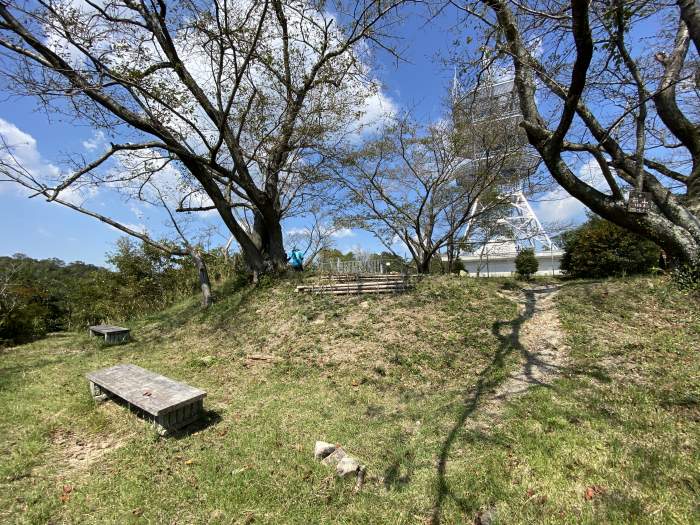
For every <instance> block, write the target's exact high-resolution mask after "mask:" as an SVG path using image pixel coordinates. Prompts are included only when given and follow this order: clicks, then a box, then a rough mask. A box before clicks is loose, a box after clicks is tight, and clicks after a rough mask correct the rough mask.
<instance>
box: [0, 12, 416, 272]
mask: <svg viewBox="0 0 700 525" xmlns="http://www.w3.org/2000/svg"><path fill="white" fill-rule="evenodd" d="M402 1H403V0H390V1H389V2H380V1H379V0H355V1H353V0H347V1H346V0H337V2H335V3H334V4H333V5H332V9H333V12H332V13H331V12H330V11H329V10H328V9H327V4H326V2H320V1H319V2H315V1H303V2H296V1H295V2H292V1H289V0H248V1H243V0H241V1H230V0H214V1H212V2H198V1H196V0H186V1H182V2H173V3H170V2H166V1H165V0H141V1H138V0H107V1H105V2H92V1H90V0H86V1H85V2H83V3H80V4H76V3H73V2H63V1H58V0H39V1H37V2H31V3H30V2H23V1H16V2H15V1H13V2H7V1H4V0H3V1H1V2H0V49H2V54H3V57H2V60H0V72H1V73H3V74H4V76H5V77H6V78H7V79H8V81H9V82H8V85H9V86H10V87H12V88H13V89H14V90H15V91H16V92H17V93H19V94H22V95H33V96H36V97H38V98H39V100H40V101H41V102H42V103H43V104H45V105H46V107H47V108H51V109H53V110H56V111H65V112H68V113H69V114H70V115H71V116H72V117H74V118H77V119H79V120H80V121H82V122H86V123H89V124H91V125H93V126H95V127H98V128H103V129H110V130H113V131H114V132H115V133H116V134H117V135H118V136H120V137H122V136H123V137H125V138H127V139H128V141H124V142H121V143H113V144H111V145H110V146H109V147H108V148H107V149H106V151H104V153H103V154H102V155H100V156H99V157H98V158H96V159H94V160H92V161H86V162H83V163H81V165H80V166H79V167H78V166H77V167H76V169H75V170H74V171H73V172H72V173H69V174H64V175H63V176H61V177H59V178H58V180H55V181H53V183H52V184H50V185H48V186H49V189H48V194H47V197H48V198H49V199H50V200H57V199H59V198H60V194H61V192H62V191H65V190H67V189H68V188H70V187H71V186H73V185H75V184H77V183H79V182H80V181H84V180H85V179H86V178H88V177H90V176H92V175H93V174H95V173H96V172H97V171H98V170H99V169H100V168H101V167H103V166H104V165H105V163H107V162H109V161H110V160H112V159H113V158H114V157H115V156H122V157H123V156H124V155H125V154H129V153H134V152H154V154H155V155H157V156H158V157H159V158H161V159H163V165H166V166H168V170H167V171H162V170H161V171H158V170H150V173H151V174H153V173H164V175H165V176H170V175H172V174H173V172H175V173H178V174H179V176H180V177H181V178H182V179H183V180H186V181H188V182H189V184H185V185H184V187H185V188H186V189H187V191H186V192H185V193H184V194H183V195H182V196H181V206H179V207H178V208H177V209H178V211H181V212H184V211H191V212H192V211H204V210H216V211H217V212H218V214H219V215H220V216H221V219H222V221H223V222H224V224H225V225H226V227H227V228H228V229H229V230H230V232H231V234H232V235H233V236H234V237H235V239H236V241H237V242H238V244H239V245H240V247H241V249H242V253H243V255H244V258H245V260H246V262H247V264H248V266H249V267H250V268H251V269H252V270H254V271H255V272H269V271H275V270H278V269H280V268H283V267H284V266H285V265H286V257H285V251H284V246H283V238H282V228H281V224H280V223H281V220H282V219H283V218H284V217H285V214H287V213H289V211H290V210H291V209H293V208H294V206H295V203H296V202H297V201H298V200H299V199H300V198H303V194H304V192H305V188H306V187H307V186H308V185H309V184H313V183H314V180H315V173H316V171H315V167H316V164H317V162H318V156H317V150H318V148H319V146H321V145H323V146H324V147H327V146H328V144H329V143H332V142H334V141H338V140H341V139H342V137H343V136H344V134H346V133H348V132H349V129H348V128H349V127H353V123H357V122H358V121H361V120H362V107H363V105H364V103H365V101H366V100H367V99H368V97H372V96H377V85H376V83H375V82H373V81H372V79H371V78H370V77H369V75H368V71H369V69H368V63H369V62H368V57H369V56H370V55H371V51H372V48H373V47H374V46H375V45H377V46H379V47H383V48H384V49H387V50H390V49H389V47H388V45H387V38H388V37H389V35H388V31H389V29H390V27H391V25H392V23H393V22H395V21H396V20H397V16H396V8H397V6H398V5H400V3H401V2H402ZM94 182H95V183H100V182H103V180H102V179H101V178H97V179H95V181H94ZM193 199H194V201H196V205H194V206H192V205H191V203H190V201H191V200H193ZM240 208H243V209H246V210H248V211H249V213H251V214H252V216H253V220H252V227H251V228H250V229H246V228H245V227H244V226H243V225H242V224H241V222H240V220H239V218H238V216H237V214H236V213H234V211H235V210H236V209H240Z"/></svg>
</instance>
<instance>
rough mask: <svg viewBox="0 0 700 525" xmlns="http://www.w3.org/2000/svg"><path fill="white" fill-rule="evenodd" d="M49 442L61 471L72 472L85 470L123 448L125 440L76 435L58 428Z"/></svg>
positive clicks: (112, 437)
mask: <svg viewBox="0 0 700 525" xmlns="http://www.w3.org/2000/svg"><path fill="white" fill-rule="evenodd" d="M50 442H51V445H52V447H53V448H54V453H53V456H54V457H55V458H56V459H57V462H58V463H59V464H60V465H61V466H62V469H61V470H64V471H73V470H82V469H86V468H88V467H89V466H90V465H92V464H94V463H96V462H98V461H100V460H101V459H102V458H103V457H104V456H105V455H106V454H108V453H110V452H112V451H113V450H117V449H118V448H121V447H122V446H124V445H125V444H126V442H127V439H126V438H124V437H118V436H113V435H110V436H104V435H98V436H87V435H76V434H74V433H73V432H72V431H70V430H65V429H60V428H59V429H56V430H54V431H53V432H52V433H51V435H50Z"/></svg>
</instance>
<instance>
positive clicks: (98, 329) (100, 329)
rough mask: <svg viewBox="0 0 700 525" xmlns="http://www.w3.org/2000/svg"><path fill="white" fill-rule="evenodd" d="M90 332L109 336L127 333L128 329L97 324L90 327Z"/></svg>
mask: <svg viewBox="0 0 700 525" xmlns="http://www.w3.org/2000/svg"><path fill="white" fill-rule="evenodd" d="M90 331H91V332H95V333H98V334H102V335H106V334H111V333H115V332H129V331H130V329H129V328H123V327H121V326H112V325H108V324H98V325H95V326H91V327H90Z"/></svg>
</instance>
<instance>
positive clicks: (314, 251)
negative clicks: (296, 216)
mask: <svg viewBox="0 0 700 525" xmlns="http://www.w3.org/2000/svg"><path fill="white" fill-rule="evenodd" d="M307 219H308V225H307V226H304V227H303V228H296V229H294V230H292V231H290V232H289V233H288V234H287V240H286V242H287V244H288V245H290V246H294V247H297V248H298V249H299V250H300V251H301V252H302V254H303V256H304V267H309V266H311V265H312V264H313V262H314V260H315V259H316V257H317V256H318V255H319V253H321V252H322V251H324V250H330V249H331V248H333V246H334V244H335V243H334V239H333V237H334V235H335V234H336V232H338V231H339V230H340V229H341V227H340V226H339V225H338V224H336V223H334V222H333V220H332V218H331V216H330V214H329V212H327V211H323V210H320V209H318V208H313V209H312V210H311V211H310V212H309V213H308V214H307Z"/></svg>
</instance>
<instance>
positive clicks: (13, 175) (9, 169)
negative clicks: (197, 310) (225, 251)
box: [0, 141, 213, 308]
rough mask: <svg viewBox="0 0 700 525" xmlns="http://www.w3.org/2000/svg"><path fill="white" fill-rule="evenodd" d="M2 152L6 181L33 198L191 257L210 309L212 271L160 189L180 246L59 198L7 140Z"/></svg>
mask: <svg viewBox="0 0 700 525" xmlns="http://www.w3.org/2000/svg"><path fill="white" fill-rule="evenodd" d="M0 153H4V154H3V155H0V176H2V177H4V179H3V180H6V181H12V182H14V183H16V184H18V185H19V186H21V187H23V188H24V189H25V190H27V191H28V192H30V193H29V196H30V197H37V196H43V197H46V198H47V199H48V200H50V201H52V202H55V203H57V204H60V205H62V206H65V207H67V208H70V209H72V210H74V211H76V212H78V213H82V214H83V215H87V216H89V217H93V218H95V219H97V220H99V221H101V222H103V223H105V224H108V225H109V226H112V227H113V228H115V229H117V230H119V231H121V232H123V233H126V234H127V235H129V236H131V237H134V238H137V239H140V240H141V241H143V242H144V243H146V244H148V245H150V246H152V247H154V248H156V249H157V250H159V251H161V252H163V253H165V254H167V255H169V256H171V257H189V258H190V259H191V260H192V262H193V263H194V265H195V267H196V268H197V272H198V277H199V284H200V288H201V291H202V306H203V307H204V308H208V307H209V306H211V304H212V302H213V299H212V294H211V284H210V281H209V272H208V270H207V266H206V263H205V261H204V259H203V257H202V254H201V250H200V248H199V247H198V246H196V245H194V244H192V243H191V242H190V241H189V240H188V239H187V237H186V236H185V234H184V233H183V229H182V227H181V226H180V224H178V221H177V220H176V219H175V217H174V215H173V213H172V212H171V210H170V207H169V206H168V204H167V203H166V200H165V198H164V197H163V195H162V194H161V193H160V190H159V189H158V188H153V190H154V192H155V195H157V197H158V201H159V203H160V205H161V206H162V207H163V209H164V210H165V211H166V213H167V215H168V217H169V218H170V221H171V224H172V226H173V227H174V229H175V230H176V232H177V234H178V236H179V237H180V239H181V242H180V243H178V242H168V241H161V240H155V239H153V238H152V237H150V236H149V235H148V234H147V233H146V232H144V231H138V230H136V229H134V228H132V227H130V226H127V225H125V224H123V223H121V222H119V221H117V220H114V219H112V218H110V217H108V216H106V215H103V214H101V213H98V212H95V211H93V210H90V209H88V208H86V207H85V205H84V204H78V203H75V202H72V201H70V200H64V199H62V198H60V197H58V196H56V195H55V193H54V191H53V189H52V188H49V187H48V186H46V185H45V184H44V183H43V182H42V181H41V179H40V178H39V177H37V176H36V175H35V174H33V173H31V172H30V171H29V170H28V169H26V168H25V167H24V166H22V164H21V163H19V162H18V161H17V159H16V158H15V157H14V156H13V155H12V148H10V147H8V146H7V145H6V144H5V143H4V141H1V142H0ZM140 195H141V200H143V201H146V200H147V199H146V198H145V189H144V187H143V186H142V187H141V192H140Z"/></svg>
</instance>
